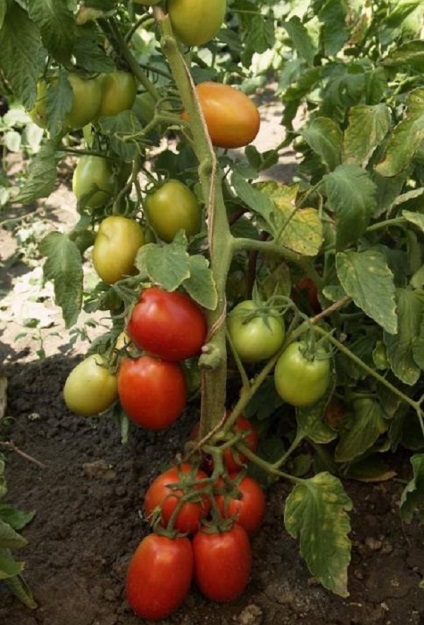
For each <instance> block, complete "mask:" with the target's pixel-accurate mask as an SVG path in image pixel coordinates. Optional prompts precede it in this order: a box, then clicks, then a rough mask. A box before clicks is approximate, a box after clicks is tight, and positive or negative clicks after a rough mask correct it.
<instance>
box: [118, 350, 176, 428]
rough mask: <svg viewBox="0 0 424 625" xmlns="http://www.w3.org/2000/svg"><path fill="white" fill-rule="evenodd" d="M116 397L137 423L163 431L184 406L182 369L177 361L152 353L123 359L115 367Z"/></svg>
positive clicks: (174, 419)
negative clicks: (116, 367) (116, 369)
mask: <svg viewBox="0 0 424 625" xmlns="http://www.w3.org/2000/svg"><path fill="white" fill-rule="evenodd" d="M118 396H119V400H120V402H121V406H122V408H123V410H124V411H125V412H126V414H127V415H128V417H129V418H130V419H131V420H132V421H134V423H136V424H137V425H140V426H141V427H144V428H146V429H148V430H162V429H164V428H166V427H168V426H169V425H171V424H172V423H174V422H175V421H176V420H177V419H178V417H179V416H180V415H181V413H182V412H183V410H184V408H185V405H186V383H185V377H184V373H183V370H182V368H181V366H180V365H179V364H178V363H176V362H167V361H165V360H158V359H156V358H152V356H148V355H145V356H140V358H134V359H132V358H123V359H122V360H121V363H120V366H119V370H118Z"/></svg>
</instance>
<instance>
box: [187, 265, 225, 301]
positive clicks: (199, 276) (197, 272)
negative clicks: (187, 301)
mask: <svg viewBox="0 0 424 625" xmlns="http://www.w3.org/2000/svg"><path fill="white" fill-rule="evenodd" d="M189 263H190V277H189V278H187V279H186V280H184V282H183V287H184V288H185V290H186V291H187V293H188V294H189V295H190V297H191V298H192V299H194V300H195V301H196V302H197V303H198V304H199V305H200V306H203V308H206V309H207V310H215V308H216V307H217V304H218V294H217V291H216V286H215V281H214V279H213V275H212V271H211V270H210V268H209V263H208V261H207V260H206V258H205V257H204V256H200V255H196V256H190V257H189Z"/></svg>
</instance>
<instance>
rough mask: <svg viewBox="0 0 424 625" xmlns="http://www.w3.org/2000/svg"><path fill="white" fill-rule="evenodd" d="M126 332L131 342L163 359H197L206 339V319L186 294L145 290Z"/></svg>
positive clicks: (152, 288) (156, 289)
mask: <svg viewBox="0 0 424 625" xmlns="http://www.w3.org/2000/svg"><path fill="white" fill-rule="evenodd" d="M127 332H128V334H129V335H130V337H131V338H132V340H133V341H134V343H135V344H136V345H137V346H138V347H140V348H141V349H144V350H145V351H147V352H149V354H152V355H154V356H158V357H159V358H163V359H164V360H170V361H173V362H174V361H179V360H185V359H186V358H192V357H193V356H197V355H198V354H199V353H200V351H201V349H202V346H203V344H204V343H205V340H206V332H207V325H206V319H205V316H204V314H203V312H202V311H201V309H200V308H199V307H198V306H197V304H196V303H195V302H194V301H193V300H192V299H191V298H190V297H189V296H188V295H186V294H185V293H180V292H179V291H172V292H168V291H164V290H163V289H161V288H159V287H151V288H149V289H145V290H144V291H143V292H142V294H141V296H140V299H139V301H138V303H137V304H136V305H135V306H134V309H133V311H132V314H131V317H130V319H129V321H128V325H127Z"/></svg>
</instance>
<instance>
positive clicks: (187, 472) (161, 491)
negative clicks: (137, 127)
mask: <svg viewBox="0 0 424 625" xmlns="http://www.w3.org/2000/svg"><path fill="white" fill-rule="evenodd" d="M207 477H208V476H207V475H206V473H204V472H203V471H199V470H198V471H195V470H193V467H192V466H191V465H189V464H180V465H179V466H178V467H172V469H169V471H165V472H164V473H161V474H160V475H158V477H157V478H156V479H154V480H153V482H152V483H151V484H150V486H149V488H148V489H147V492H146V495H145V498H144V513H145V515H146V516H147V517H150V516H151V515H152V514H153V512H154V511H155V509H157V508H160V510H161V521H162V525H164V526H165V527H166V526H167V525H168V523H169V520H170V518H171V515H172V513H173V512H174V510H175V507H176V506H177V504H178V502H179V500H180V499H181V497H182V496H184V495H185V494H186V493H189V492H191V491H192V490H199V487H198V486H193V481H194V480H196V481H197V480H202V479H206V478H207ZM179 482H183V483H184V482H185V483H186V486H185V487H184V486H182V488H178V489H175V488H170V485H171V484H177V483H179ZM210 507H211V503H210V501H209V498H208V497H207V496H206V495H204V494H203V495H202V494H199V495H198V496H197V497H196V499H192V500H190V501H187V502H186V503H184V504H183V505H182V507H181V509H180V511H179V513H178V515H177V517H176V519H175V521H174V529H176V530H178V531H179V532H182V533H183V534H193V533H194V532H196V531H197V530H198V529H199V526H200V522H201V520H202V519H203V518H204V517H205V516H206V515H207V514H208V512H209V510H210Z"/></svg>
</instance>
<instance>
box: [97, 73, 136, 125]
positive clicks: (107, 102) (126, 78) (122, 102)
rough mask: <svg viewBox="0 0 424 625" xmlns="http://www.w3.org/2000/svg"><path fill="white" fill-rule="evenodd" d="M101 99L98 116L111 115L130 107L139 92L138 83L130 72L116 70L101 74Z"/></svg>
mask: <svg viewBox="0 0 424 625" xmlns="http://www.w3.org/2000/svg"><path fill="white" fill-rule="evenodd" d="M99 80H100V86H101V101H100V107H99V110H98V111H97V117H110V116H112V115H117V114H118V113H121V112H122V111H126V110H127V109H130V108H131V107H132V106H133V104H134V100H135V96H136V93H137V83H136V81H135V78H134V76H133V75H132V74H131V73H130V72H125V71H123V70H116V71H115V72H110V73H108V74H103V75H102V76H100V79H99Z"/></svg>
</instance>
